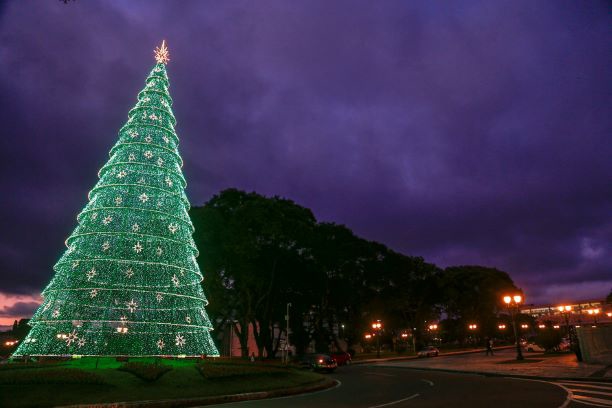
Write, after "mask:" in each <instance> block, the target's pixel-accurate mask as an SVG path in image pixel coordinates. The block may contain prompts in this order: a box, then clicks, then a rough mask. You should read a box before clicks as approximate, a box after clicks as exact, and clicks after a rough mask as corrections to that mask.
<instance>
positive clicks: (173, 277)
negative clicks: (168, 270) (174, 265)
mask: <svg viewBox="0 0 612 408" xmlns="http://www.w3.org/2000/svg"><path fill="white" fill-rule="evenodd" d="M172 283H174V286H178V285H179V278H178V277H177V276H176V274H175V275H173V276H172Z"/></svg>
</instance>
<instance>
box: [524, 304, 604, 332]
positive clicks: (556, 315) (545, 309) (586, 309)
mask: <svg viewBox="0 0 612 408" xmlns="http://www.w3.org/2000/svg"><path fill="white" fill-rule="evenodd" d="M563 305H564V306H565V305H568V306H571V307H572V310H571V311H570V312H569V313H568V314H567V317H568V320H569V323H570V324H571V325H574V326H580V325H589V324H590V325H592V324H595V323H612V305H610V304H607V303H606V302H605V301H603V300H585V301H579V302H568V303H564V304H563ZM559 306H560V305H525V306H523V307H521V313H523V314H526V315H529V316H532V317H533V318H534V319H536V321H537V322H539V323H543V322H545V321H550V322H553V323H559V324H565V316H564V312H563V313H562V312H561V311H559V309H558V307H559Z"/></svg>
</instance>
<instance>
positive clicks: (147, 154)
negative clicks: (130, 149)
mask: <svg viewBox="0 0 612 408" xmlns="http://www.w3.org/2000/svg"><path fill="white" fill-rule="evenodd" d="M144 157H145V158H146V159H150V158H151V157H153V152H152V151H150V150H147V151H146V152H144Z"/></svg>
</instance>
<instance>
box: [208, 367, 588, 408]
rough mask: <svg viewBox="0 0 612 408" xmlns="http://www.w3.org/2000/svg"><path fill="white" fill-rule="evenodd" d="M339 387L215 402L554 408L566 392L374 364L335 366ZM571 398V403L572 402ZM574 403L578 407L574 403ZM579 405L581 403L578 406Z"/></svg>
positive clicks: (253, 406)
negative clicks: (310, 392) (284, 395)
mask: <svg viewBox="0 0 612 408" xmlns="http://www.w3.org/2000/svg"><path fill="white" fill-rule="evenodd" d="M330 377H331V378H334V379H336V380H338V381H339V382H340V385H339V386H337V387H335V388H332V389H329V390H324V391H320V392H317V393H313V394H305V395H297V396H292V397H283V398H276V399H268V400H259V401H245V402H239V403H231V404H222V405H215V406H218V407H223V408H232V407H236V408H238V407H240V408H259V407H262V408H263V407H265V408H277V407H278V408H280V407H283V408H287V407H291V408H306V407H308V408H311V407H313V408H325V407H336V408H337V407H351V408H383V407H385V408H386V407H392V408H402V407H487V408H490V407H493V408H504V407H508V408H510V407H511V408H516V407H521V408H530V407H534V408H548V407H551V408H553V407H554V408H557V407H562V406H567V405H564V404H566V400H567V397H568V393H567V392H566V391H565V390H564V389H563V388H561V387H560V386H558V385H556V384H553V383H549V382H545V381H529V380H518V379H511V378H505V377H504V378H502V377H485V376H481V375H472V374H453V373H443V372H435V371H424V370H412V369H404V368H389V367H378V366H363V365H360V366H348V367H340V368H338V370H337V371H336V372H335V373H333V374H330ZM574 404H576V402H573V401H572V402H571V405H569V406H570V407H571V406H574ZM575 406H579V405H575ZM580 406H582V407H585V405H580Z"/></svg>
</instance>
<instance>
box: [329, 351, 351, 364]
mask: <svg viewBox="0 0 612 408" xmlns="http://www.w3.org/2000/svg"><path fill="white" fill-rule="evenodd" d="M331 358H333V359H334V360H335V361H336V363H338V365H339V366H341V365H345V364H351V360H352V357H351V355H350V354H349V353H345V352H343V351H340V352H336V353H332V354H331Z"/></svg>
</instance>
